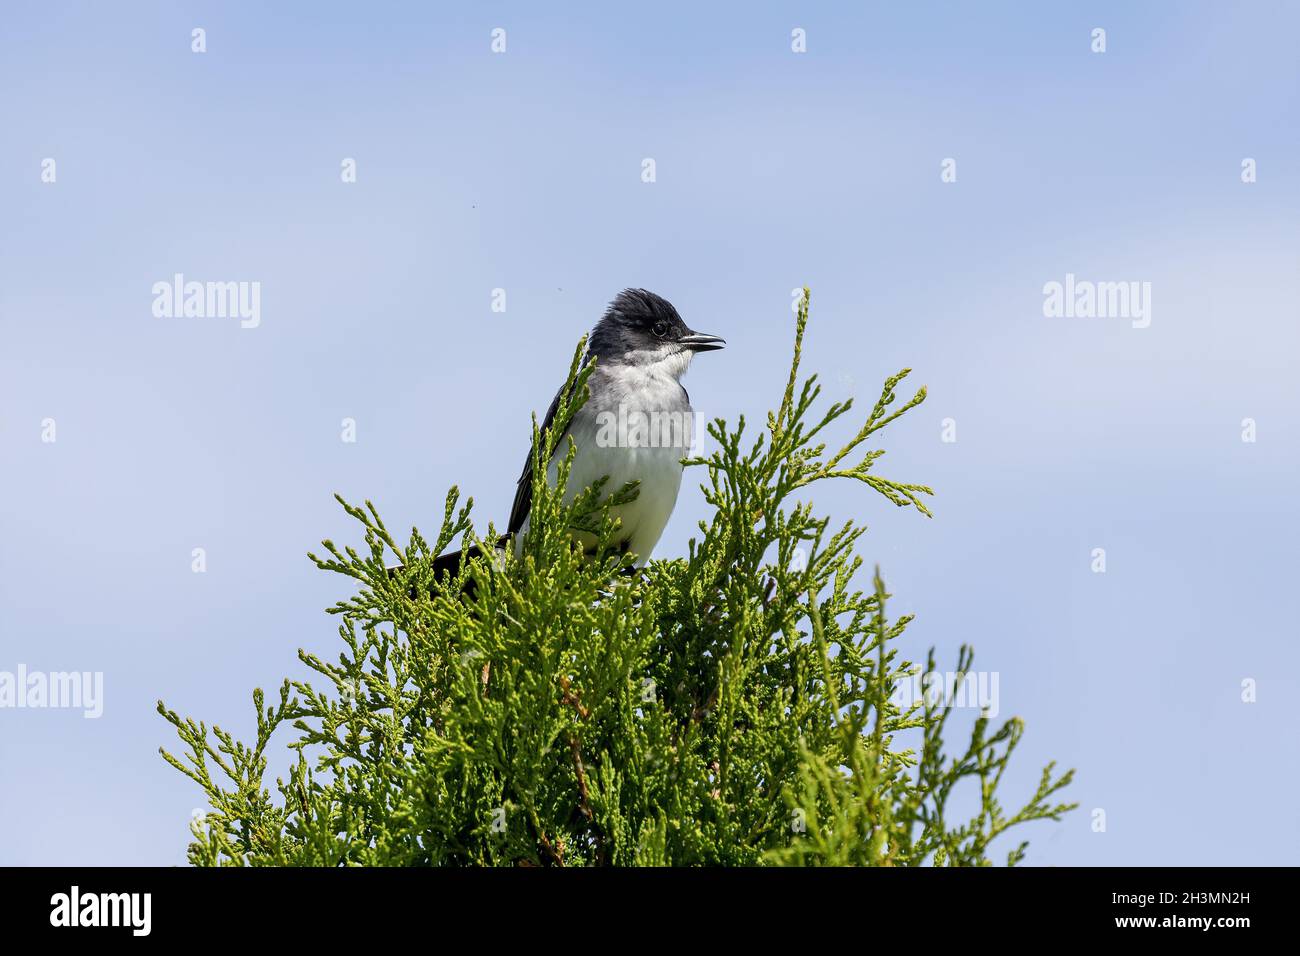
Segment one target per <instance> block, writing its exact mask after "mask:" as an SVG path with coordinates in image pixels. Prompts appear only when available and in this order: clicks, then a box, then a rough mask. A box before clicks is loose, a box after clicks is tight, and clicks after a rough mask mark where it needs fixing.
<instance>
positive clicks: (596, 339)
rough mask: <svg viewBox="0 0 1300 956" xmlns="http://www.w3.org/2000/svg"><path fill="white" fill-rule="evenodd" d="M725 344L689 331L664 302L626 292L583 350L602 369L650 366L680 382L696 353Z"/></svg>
mask: <svg viewBox="0 0 1300 956" xmlns="http://www.w3.org/2000/svg"><path fill="white" fill-rule="evenodd" d="M726 344H727V343H726V342H725V341H724V340H723V339H720V338H718V337H717V336H716V335H705V334H703V333H701V332H693V331H691V329H690V328H688V327H687V325H686V323H685V322H683V321H682V317H681V316H680V315H678V314H677V310H676V309H675V308H673V304H672V303H671V302H669V301H668V300H667V299H665V298H663V297H662V296H657V295H655V294H654V293H653V292H647V291H646V290H645V289H624V290H623V291H622V292H620V293H619V294H618V297H617V298H615V299H614V301H613V302H611V303H610V304H609V308H608V309H606V310H605V314H604V315H603V316H602V317H601V319H600V321H599V322H597V323H596V327H595V328H594V329H593V330H592V332H591V338H590V339H589V340H588V343H587V348H588V351H589V352H590V354H592V355H594V356H596V360H597V362H598V363H599V364H600V365H602V366H609V365H635V366H643V367H646V368H649V367H652V366H654V367H660V368H662V369H663V370H664V371H666V372H668V373H670V374H672V375H674V376H680V375H681V374H682V373H683V372H685V371H686V367H687V366H688V365H690V364H691V358H692V357H694V355H695V353H696V352H712V351H714V350H716V349H720V348H722V347H723V346H724V345H726Z"/></svg>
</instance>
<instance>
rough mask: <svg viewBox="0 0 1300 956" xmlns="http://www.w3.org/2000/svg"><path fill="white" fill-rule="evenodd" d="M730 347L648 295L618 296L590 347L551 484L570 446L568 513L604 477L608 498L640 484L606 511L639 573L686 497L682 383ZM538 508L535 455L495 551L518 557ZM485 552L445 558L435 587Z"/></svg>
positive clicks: (556, 402) (577, 534)
mask: <svg viewBox="0 0 1300 956" xmlns="http://www.w3.org/2000/svg"><path fill="white" fill-rule="evenodd" d="M725 345H726V340H725V339H723V338H720V337H719V336H717V335H711V334H707V333H702V332H695V331H693V330H692V329H691V328H690V327H688V326H687V325H686V323H685V322H684V321H683V320H682V317H681V315H680V314H678V312H677V309H676V308H674V307H673V305H672V303H671V302H669V301H668V300H667V299H665V298H663V297H662V296H660V295H656V294H655V293H653V292H648V291H647V290H645V289H624V290H623V291H622V292H620V293H619V294H618V295H617V296H615V298H614V299H613V301H611V302H610V303H609V306H608V307H607V308H606V309H605V312H604V314H603V315H602V316H601V317H600V319H599V321H597V323H596V325H595V327H594V328H593V329H592V330H591V334H590V335H589V336H588V338H587V352H586V357H585V358H584V360H583V362H584V364H586V362H588V361H589V360H591V359H595V364H594V368H593V369H592V372H591V375H590V377H589V378H588V380H587V387H588V398H587V401H586V402H585V403H584V404H583V405H582V407H581V408H579V409H578V411H577V412H576V413H575V414H574V416H573V418H572V419H571V420H570V422H569V424H568V427H567V428H566V429H565V431H564V432H563V433H562V434H560V435H558V436H556V438H555V442H554V445H553V447H554V449H555V450H554V453H553V455H552V456H551V459H550V461H549V462H548V463H547V469H546V474H547V479H548V481H549V482H550V483H551V484H552V485H554V484H555V482H556V473H557V469H558V466H559V463H560V461H562V460H563V458H564V456H565V455H566V454H567V452H568V442H567V441H566V440H565V439H566V437H568V438H572V439H573V442H574V445H575V451H574V459H573V464H572V466H571V468H570V471H569V476H568V480H567V482H566V484H565V492H564V499H563V500H564V504H565V505H566V506H567V505H569V504H571V503H572V502H573V499H574V498H575V497H576V496H577V495H578V494H580V493H581V492H582V491H583V490H584V489H585V488H587V487H590V486H592V485H594V484H595V483H596V482H597V481H599V480H600V479H602V478H604V479H606V481H605V484H604V485H603V486H602V487H601V495H602V498H603V499H608V498H609V497H610V496H612V495H614V494H616V493H617V492H618V491H620V489H622V488H623V487H624V486H625V485H626V484H627V483H628V482H636V483H637V494H636V497H635V498H634V499H633V500H631V501H627V502H625V503H621V504H615V505H612V506H611V507H610V509H609V510H610V514H611V516H612V517H615V518H617V519H618V522H619V523H618V527H617V530H616V531H615V536H614V538H613V540H612V542H611V544H612V545H614V546H615V547H617V548H618V549H619V550H621V551H623V552H625V553H628V554H629V555H630V557H631V560H632V566H633V567H636V568H640V567H643V566H644V565H645V563H646V562H647V561H648V560H649V559H650V555H651V552H652V551H653V550H654V547H655V545H656V544H658V542H659V538H660V536H661V535H662V534H663V531H664V528H665V526H666V525H667V524H668V519H669V517H670V516H671V515H672V512H673V508H674V506H675V505H676V504H677V494H678V491H679V490H680V489H681V483H682V470H683V465H682V459H683V458H684V457H685V456H686V454H687V452H688V451H689V449H690V446H691V442H692V439H693V435H694V409H693V408H692V407H691V397H690V394H689V393H688V392H687V391H686V388H685V386H683V385H682V383H681V379H682V376H683V375H685V374H686V371H687V369H689V368H690V365H691V360H692V359H693V358H694V357H695V356H696V355H697V354H699V353H701V352H713V351H717V350H719V349H722V348H723V347H724V346H725ZM566 387H567V385H565V386H561V387H560V389H559V391H557V392H556V393H555V398H554V399H552V401H551V404H550V407H549V408H548V409H547V411H546V417H545V419H544V420H543V422H542V425H541V428H540V431H539V438H540V439H541V440H545V436H546V434H547V433H548V432H549V430H550V429H551V428H552V426H553V425H554V424H555V416H556V413H557V412H558V410H559V407H560V404H561V402H562V401H563V399H564V393H565V389H566ZM532 502H533V468H532V451H531V448H530V449H529V454H528V456H527V457H526V458H525V459H524V467H523V471H522V472H521V473H520V475H519V481H518V484H517V485H516V488H515V497H514V503H513V505H512V506H511V509H510V519H509V521H508V523H507V525H506V533H505V534H504V535H503V536H502V537H501V538H500V539H499V540H498V541H497V542H496V547H497V548H498V549H501V550H504V549H505V548H507V547H513V549H514V551H515V554H516V555H519V554H520V553H522V549H523V542H524V539H525V537H526V535H527V534H528V529H529V518H530V511H531V509H532ZM571 533H572V535H573V537H574V538H575V539H576V540H578V541H579V542H580V543H582V544H583V545H584V546H585V547H587V548H590V547H591V546H592V545H593V544H594V538H593V536H592V535H590V534H589V533H587V532H585V531H580V530H577V529H574V530H573V531H572V532H571ZM481 553H482V551H481V550H480V549H479V548H478V547H472V548H469V549H466V550H465V551H454V552H450V553H448V554H443V555H440V556H439V557H437V558H435V559H434V561H433V570H434V578H435V580H441V579H442V578H443V575H444V574H450V575H452V576H455V575H456V574H457V573H458V572H459V570H460V565H461V563H462V561H463V560H464V559H465V558H466V557H467V556H469V557H472V556H475V555H478V554H481Z"/></svg>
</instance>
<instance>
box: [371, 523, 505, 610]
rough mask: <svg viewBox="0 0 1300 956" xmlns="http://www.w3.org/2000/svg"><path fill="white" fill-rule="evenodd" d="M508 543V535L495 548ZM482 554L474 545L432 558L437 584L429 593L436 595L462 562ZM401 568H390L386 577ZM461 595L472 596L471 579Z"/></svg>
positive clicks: (434, 577)
mask: <svg viewBox="0 0 1300 956" xmlns="http://www.w3.org/2000/svg"><path fill="white" fill-rule="evenodd" d="M509 541H510V536H509V535H502V536H501V537H500V539H498V541H497V545H496V546H497V547H498V548H504V547H505V546H506V544H507V543H508V542H509ZM483 553H484V552H483V549H482V548H481V547H479V546H478V545H474V546H473V547H471V548H468V549H465V550H462V551H448V552H447V553H446V554H440V555H438V556H437V557H436V558H434V559H433V580H434V581H435V582H437V583H436V584H435V585H434V587H433V589H432V590H431V592H430V593H431V594H436V593H437V592H438V591H439V590H440V589H441V588H442V586H443V585H444V584H445V583H446V582H447V581H449V580H451V579H452V578H455V577H457V576H458V575H459V574H460V566H461V563H462V562H463V561H465V560H467V559H468V558H481V557H482V556H483ZM403 567H404V565H400V564H395V565H393V566H392V567H391V568H389V569H388V576H389V577H390V578H391V577H393V575H395V574H396V573H397V572H398V571H400V570H402V568H403ZM461 593H462V594H464V595H465V596H467V597H473V596H474V581H473V579H470V580H468V581H466V582H465V584H464V586H463V587H462V588H461ZM411 597H415V592H414V591H413V592H411Z"/></svg>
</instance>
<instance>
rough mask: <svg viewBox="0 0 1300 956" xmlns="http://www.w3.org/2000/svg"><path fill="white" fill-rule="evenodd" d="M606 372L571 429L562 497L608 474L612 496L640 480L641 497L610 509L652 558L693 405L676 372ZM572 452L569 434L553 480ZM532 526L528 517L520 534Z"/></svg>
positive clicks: (642, 555)
mask: <svg viewBox="0 0 1300 956" xmlns="http://www.w3.org/2000/svg"><path fill="white" fill-rule="evenodd" d="M598 372H599V370H598ZM607 374H609V375H611V377H612V380H609V381H606V382H603V383H601V387H600V388H599V389H596V390H594V391H595V394H597V395H600V396H601V400H600V401H588V403H587V404H586V405H584V406H583V407H582V409H581V410H580V411H579V412H578V414H577V416H576V417H575V418H574V421H573V424H572V426H571V427H570V429H569V434H570V435H572V436H573V440H574V443H575V444H576V445H577V452H576V453H575V455H574V460H573V468H572V470H571V471H570V473H569V480H568V483H567V484H566V486H565V496H564V500H565V503H566V504H569V503H571V502H572V501H573V499H574V497H575V496H576V495H577V494H578V493H579V492H581V491H582V490H583V489H584V488H586V487H589V486H590V485H592V484H594V483H595V482H596V481H598V480H599V479H600V478H603V477H606V476H608V479H609V480H608V481H607V482H606V483H605V486H604V489H603V490H604V494H605V495H606V496H607V497H608V496H609V495H612V494H613V493H615V492H617V491H618V490H619V489H621V488H622V487H623V486H624V485H625V484H626V483H627V482H629V481H637V482H639V483H640V484H639V491H638V494H637V498H636V500H635V501H632V502H629V503H627V504H624V505H619V506H618V507H616V508H614V509H612V512H611V513H612V514H613V515H615V516H616V517H618V518H619V520H620V522H621V528H620V535H619V537H620V539H621V541H622V542H624V543H625V544H626V546H627V549H628V550H629V551H631V552H633V553H634V554H635V555H636V563H637V566H638V567H639V566H641V565H643V564H645V562H646V561H647V560H649V557H650V553H651V551H653V550H654V546H655V545H656V544H657V543H658V541H659V538H660V536H661V535H662V534H663V531H664V527H665V526H666V525H667V524H668V519H669V517H670V516H671V515H672V513H673V507H674V505H676V504H677V493H678V491H679V490H680V488H681V484H682V464H681V460H682V459H683V458H684V457H686V456H687V455H688V454H689V452H690V444H691V438H692V429H693V422H692V420H691V408H690V405H689V404H688V403H687V401H686V396H685V393H684V392H683V391H682V388H681V386H680V385H679V384H678V382H677V379H676V376H675V375H673V376H671V377H670V376H667V375H662V374H661V375H653V374H651V375H647V374H646V373H644V372H638V373H636V375H635V380H633V379H632V378H631V377H629V376H627V375H625V374H623V373H621V372H620V373H607ZM638 416H639V418H638ZM567 453H568V441H567V439H566V440H565V441H564V442H562V443H561V446H560V448H558V449H557V450H556V457H555V458H553V459H552V460H551V463H550V466H549V468H548V471H547V474H548V476H549V480H550V482H551V484H552V485H554V484H555V478H556V469H557V459H559V458H561V457H562V456H564V455H565V454H567ZM527 528H528V525H527V523H525V525H524V528H523V529H522V530H521V532H520V539H521V540H522V537H523V534H525V533H526V532H527ZM580 537H584V538H585V537H587V536H585V535H580Z"/></svg>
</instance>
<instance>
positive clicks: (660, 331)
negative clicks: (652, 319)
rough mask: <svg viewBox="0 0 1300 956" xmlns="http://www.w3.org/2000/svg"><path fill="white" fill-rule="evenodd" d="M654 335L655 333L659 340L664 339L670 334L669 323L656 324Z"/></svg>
mask: <svg viewBox="0 0 1300 956" xmlns="http://www.w3.org/2000/svg"><path fill="white" fill-rule="evenodd" d="M654 333H655V335H657V336H658V337H659V338H661V339H662V338H663V337H664V336H665V335H667V334H668V323H667V322H656V323H655V328H654Z"/></svg>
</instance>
